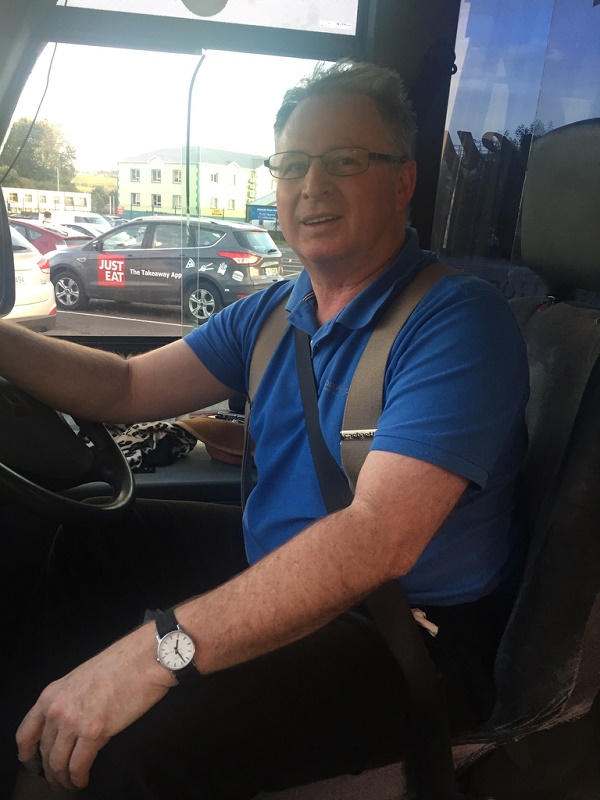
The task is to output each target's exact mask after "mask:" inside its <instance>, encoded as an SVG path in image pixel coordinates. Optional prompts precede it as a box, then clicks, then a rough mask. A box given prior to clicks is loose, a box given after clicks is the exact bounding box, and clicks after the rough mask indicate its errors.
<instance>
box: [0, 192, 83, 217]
mask: <svg viewBox="0 0 600 800" xmlns="http://www.w3.org/2000/svg"><path fill="white" fill-rule="evenodd" d="M2 194H3V195H4V200H5V202H6V207H7V208H8V213H9V214H27V215H28V216H34V215H36V214H38V215H41V214H43V213H44V211H88V212H89V211H91V210H92V195H91V194H89V193H88V192H71V191H67V192H57V191H55V190H53V189H11V187H10V186H3V187H2Z"/></svg>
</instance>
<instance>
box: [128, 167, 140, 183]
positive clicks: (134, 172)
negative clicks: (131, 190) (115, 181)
mask: <svg viewBox="0 0 600 800" xmlns="http://www.w3.org/2000/svg"><path fill="white" fill-rule="evenodd" d="M129 180H130V181H131V182H132V183H139V182H140V171H139V169H130V170H129Z"/></svg>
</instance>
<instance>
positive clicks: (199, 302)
mask: <svg viewBox="0 0 600 800" xmlns="http://www.w3.org/2000/svg"><path fill="white" fill-rule="evenodd" d="M183 303H184V305H183V318H184V322H185V323H187V324H192V325H202V324H204V323H205V322H206V320H207V319H208V318H209V317H212V315H213V314H216V313H217V311H221V309H222V308H223V299H222V298H221V295H220V294H219V291H218V290H217V289H216V288H215V287H214V286H213V285H212V284H210V283H208V282H207V281H198V282H197V283H190V284H188V285H187V286H186V287H185V291H184V300H183Z"/></svg>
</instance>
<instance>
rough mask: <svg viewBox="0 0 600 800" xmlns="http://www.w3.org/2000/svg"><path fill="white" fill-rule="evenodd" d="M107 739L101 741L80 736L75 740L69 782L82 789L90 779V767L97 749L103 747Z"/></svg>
mask: <svg viewBox="0 0 600 800" xmlns="http://www.w3.org/2000/svg"><path fill="white" fill-rule="evenodd" d="M107 741H108V739H104V740H103V741H101V742H98V741H97V740H94V741H90V740H89V739H88V740H86V739H84V738H83V737H80V738H79V739H77V741H76V742H75V747H74V748H73V752H72V754H71V763H70V772H71V782H72V783H73V786H75V787H76V788H77V789H84V788H85V787H86V786H87V785H88V783H89V780H90V769H91V768H92V764H93V763H94V760H95V758H96V756H97V755H98V751H99V750H100V749H101V748H102V747H104V745H105V744H106V742H107Z"/></svg>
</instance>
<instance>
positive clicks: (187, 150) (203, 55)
mask: <svg viewBox="0 0 600 800" xmlns="http://www.w3.org/2000/svg"><path fill="white" fill-rule="evenodd" d="M205 58H206V51H205V50H202V52H201V54H200V59H199V61H198V63H197V64H196V69H195V70H194V74H193V75H192V80H191V81H190V88H189V91H188V107H187V135H186V142H185V213H186V215H187V216H188V217H189V216H190V129H191V124H192V120H191V117H192V92H193V90H194V82H195V80H196V75H197V74H198V71H199V69H200V67H201V66H202V62H203V61H204V59H205ZM197 168H198V170H199V169H200V164H198V167H197ZM196 180H197V181H198V177H197V178H196ZM197 195H198V196H197V202H198V209H200V186H199V184H197ZM198 213H199V212H198Z"/></svg>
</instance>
